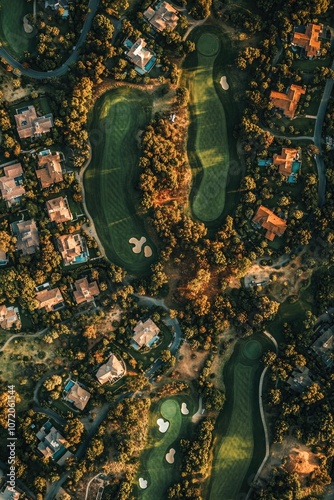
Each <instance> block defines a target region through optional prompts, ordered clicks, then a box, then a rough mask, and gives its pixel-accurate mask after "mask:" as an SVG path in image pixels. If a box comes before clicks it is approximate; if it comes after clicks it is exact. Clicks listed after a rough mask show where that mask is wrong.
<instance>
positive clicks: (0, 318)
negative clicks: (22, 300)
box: [0, 304, 21, 330]
mask: <svg viewBox="0 0 334 500" xmlns="http://www.w3.org/2000/svg"><path fill="white" fill-rule="evenodd" d="M0 326H1V328H3V329H4V330H9V329H10V328H12V326H16V327H17V328H19V327H20V326H21V321H20V315H19V310H18V308H17V307H14V306H10V307H6V306H5V305H4V304H1V305H0Z"/></svg>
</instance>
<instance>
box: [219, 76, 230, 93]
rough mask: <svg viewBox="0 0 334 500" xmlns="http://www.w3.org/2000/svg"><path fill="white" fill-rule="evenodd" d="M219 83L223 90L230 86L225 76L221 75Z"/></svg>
mask: <svg viewBox="0 0 334 500" xmlns="http://www.w3.org/2000/svg"><path fill="white" fill-rule="evenodd" d="M220 85H221V86H222V89H223V90H228V89H229V88H230V86H229V84H228V83H227V79H226V76H222V77H221V79H220Z"/></svg>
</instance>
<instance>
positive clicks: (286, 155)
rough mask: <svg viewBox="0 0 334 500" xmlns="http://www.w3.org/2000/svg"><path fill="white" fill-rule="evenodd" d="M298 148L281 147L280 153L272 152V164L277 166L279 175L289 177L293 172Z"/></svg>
mask: <svg viewBox="0 0 334 500" xmlns="http://www.w3.org/2000/svg"><path fill="white" fill-rule="evenodd" d="M297 155H299V149H289V148H282V153H281V154H280V155H278V154H274V159H273V164H274V165H276V166H278V171H279V173H280V174H281V175H284V176H285V177H289V176H290V175H291V174H292V172H293V168H292V167H293V164H294V162H296V161H297Z"/></svg>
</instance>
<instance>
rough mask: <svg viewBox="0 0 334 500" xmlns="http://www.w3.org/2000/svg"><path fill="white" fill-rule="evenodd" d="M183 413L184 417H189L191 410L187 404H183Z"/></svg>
mask: <svg viewBox="0 0 334 500" xmlns="http://www.w3.org/2000/svg"><path fill="white" fill-rule="evenodd" d="M181 413H182V415H189V410H188V408H187V403H182V405H181Z"/></svg>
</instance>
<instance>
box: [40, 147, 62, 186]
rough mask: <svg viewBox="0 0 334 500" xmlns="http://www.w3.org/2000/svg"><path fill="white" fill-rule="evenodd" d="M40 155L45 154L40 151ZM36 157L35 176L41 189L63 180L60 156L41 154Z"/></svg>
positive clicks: (56, 154) (57, 154)
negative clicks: (36, 167)
mask: <svg viewBox="0 0 334 500" xmlns="http://www.w3.org/2000/svg"><path fill="white" fill-rule="evenodd" d="M42 153H45V152H44V151H42ZM42 153H40V154H39V155H38V169H37V170H36V175H37V177H38V179H39V180H40V182H41V186H42V188H47V187H49V186H51V185H52V184H56V183H57V182H61V181H62V180H63V173H62V169H61V164H60V154H59V153H55V154H51V153H50V154H42Z"/></svg>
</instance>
